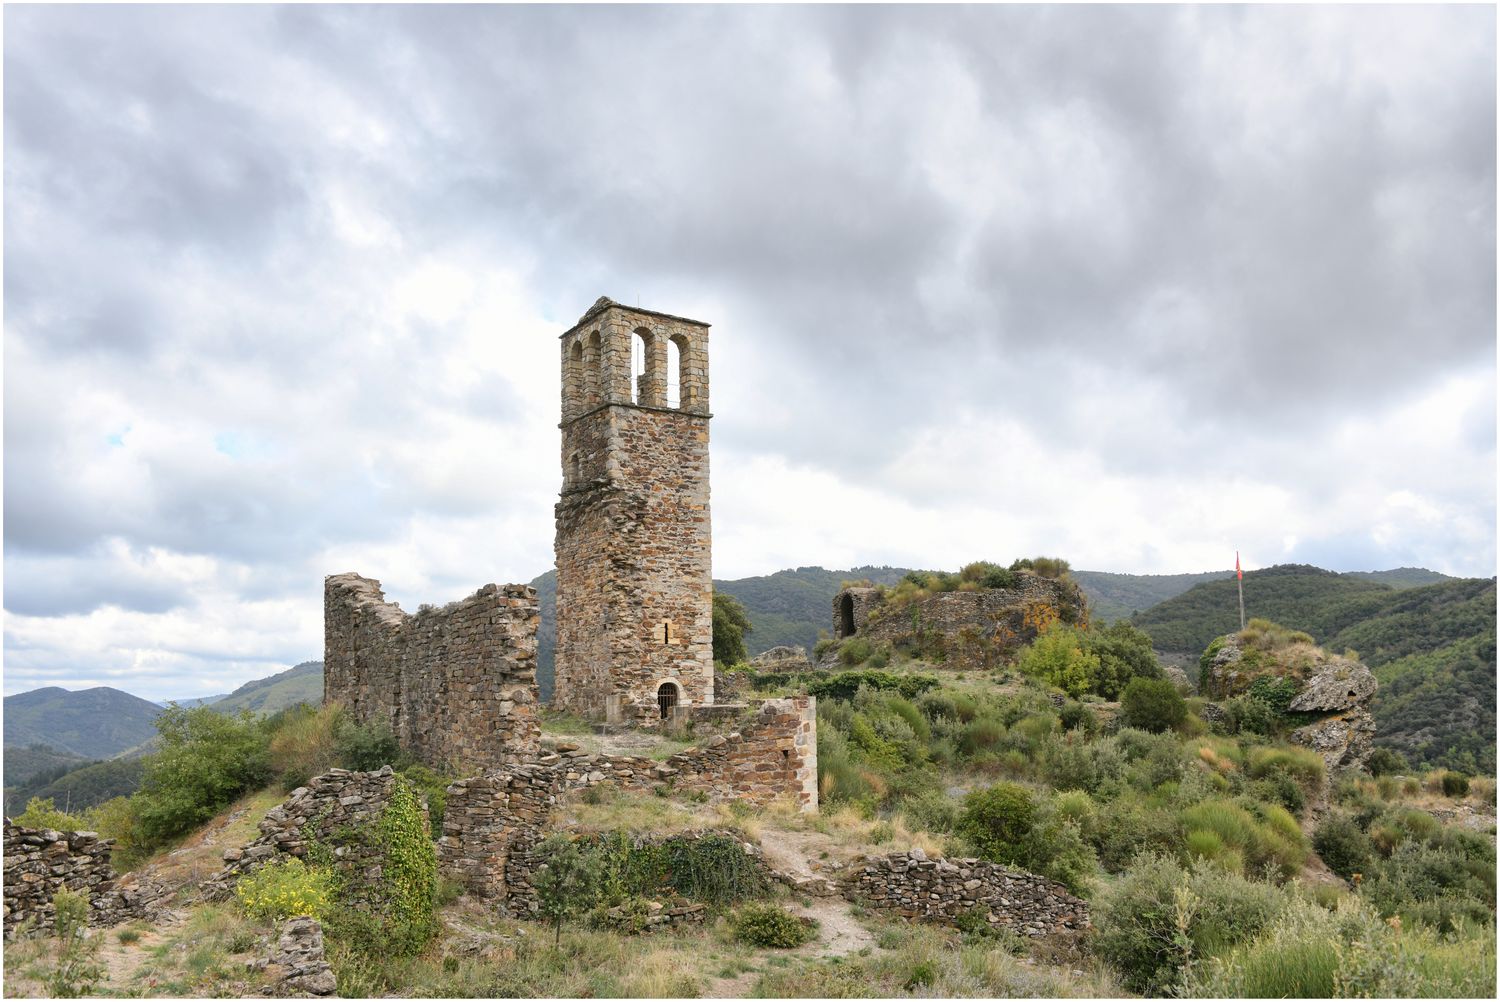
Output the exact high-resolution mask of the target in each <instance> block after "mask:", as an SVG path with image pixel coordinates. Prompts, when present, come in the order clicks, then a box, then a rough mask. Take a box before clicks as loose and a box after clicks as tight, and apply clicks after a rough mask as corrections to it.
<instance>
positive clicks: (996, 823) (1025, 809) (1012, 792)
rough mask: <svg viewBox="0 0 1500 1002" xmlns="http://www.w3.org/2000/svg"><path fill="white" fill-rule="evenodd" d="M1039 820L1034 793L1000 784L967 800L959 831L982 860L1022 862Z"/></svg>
mask: <svg viewBox="0 0 1500 1002" xmlns="http://www.w3.org/2000/svg"><path fill="white" fill-rule="evenodd" d="M1035 821H1036V804H1035V802H1034V801H1033V800H1032V797H1031V791H1029V790H1027V789H1026V788H1025V787H1024V786H1020V785H1018V784H1016V783H997V784H995V785H994V786H992V787H990V788H989V789H987V790H976V791H974V792H973V793H970V794H969V795H968V796H966V797H965V798H964V809H963V813H962V814H960V815H959V818H958V825H957V826H956V829H955V831H956V833H957V834H958V836H959V837H960V838H962V839H963V840H964V841H965V842H967V843H968V844H969V845H971V846H973V847H974V851H975V853H976V854H977V855H979V856H981V857H982V858H984V859H988V860H993V861H994V862H996V863H1018V862H1019V860H1018V856H1019V854H1020V852H1019V850H1020V846H1021V843H1022V842H1024V841H1025V840H1026V838H1027V837H1028V836H1029V835H1030V834H1031V828H1032V825H1033V824H1034V823H1035Z"/></svg>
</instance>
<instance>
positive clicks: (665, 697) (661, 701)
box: [656, 682, 677, 720]
mask: <svg viewBox="0 0 1500 1002" xmlns="http://www.w3.org/2000/svg"><path fill="white" fill-rule="evenodd" d="M656 705H657V706H658V707H659V708H660V709H661V718H662V719H663V720H666V719H667V718H668V717H670V716H671V715H672V707H674V706H676V705H677V683H675V682H663V683H662V684H661V686H660V688H658V689H657V690H656Z"/></svg>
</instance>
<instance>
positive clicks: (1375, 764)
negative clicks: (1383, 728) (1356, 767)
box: [1365, 746, 1410, 776]
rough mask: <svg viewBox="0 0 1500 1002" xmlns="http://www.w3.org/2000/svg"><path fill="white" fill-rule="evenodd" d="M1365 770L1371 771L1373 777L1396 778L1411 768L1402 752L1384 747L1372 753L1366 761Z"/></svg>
mask: <svg viewBox="0 0 1500 1002" xmlns="http://www.w3.org/2000/svg"><path fill="white" fill-rule="evenodd" d="M1365 768H1366V769H1368V770H1370V775H1372V776H1395V775H1399V774H1401V773H1403V772H1405V771H1406V770H1407V769H1408V768H1410V766H1408V765H1407V763H1406V757H1405V756H1404V755H1402V754H1401V753H1400V752H1398V751H1393V750H1391V749H1390V748H1386V747H1383V746H1382V747H1377V748H1376V749H1375V750H1374V751H1372V752H1370V757H1369V758H1367V759H1365Z"/></svg>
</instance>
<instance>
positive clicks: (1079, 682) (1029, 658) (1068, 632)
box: [1016, 623, 1099, 698]
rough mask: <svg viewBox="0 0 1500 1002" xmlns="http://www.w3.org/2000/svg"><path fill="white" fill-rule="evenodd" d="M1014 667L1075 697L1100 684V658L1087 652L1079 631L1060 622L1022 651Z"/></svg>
mask: <svg viewBox="0 0 1500 1002" xmlns="http://www.w3.org/2000/svg"><path fill="white" fill-rule="evenodd" d="M1016 667H1017V668H1019V669H1020V670H1021V671H1022V672H1023V673H1025V674H1027V675H1030V676H1031V677H1033V678H1038V679H1041V680H1042V681H1043V682H1046V683H1047V684H1048V685H1053V686H1056V687H1057V688H1059V689H1061V690H1063V691H1064V692H1066V693H1067V694H1068V695H1070V696H1073V697H1075V698H1076V697H1078V696H1081V695H1083V694H1084V693H1086V692H1092V691H1094V690H1095V689H1096V688H1097V686H1098V684H1099V656H1098V655H1097V654H1094V653H1091V652H1090V651H1089V650H1088V649H1087V646H1086V644H1085V643H1084V641H1083V638H1082V637H1081V636H1080V633H1079V631H1078V630H1076V629H1074V628H1073V627H1071V626H1065V625H1063V624H1061V623H1056V624H1053V625H1052V626H1050V627H1049V628H1048V629H1046V630H1045V631H1043V632H1042V634H1041V635H1040V636H1038V637H1037V638H1036V640H1034V641H1032V643H1031V644H1030V645H1029V646H1027V647H1026V648H1025V649H1024V650H1022V651H1021V655H1020V657H1019V658H1018V659H1017V660H1016Z"/></svg>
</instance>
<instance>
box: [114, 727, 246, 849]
mask: <svg viewBox="0 0 1500 1002" xmlns="http://www.w3.org/2000/svg"><path fill="white" fill-rule="evenodd" d="M156 729H157V731H158V733H159V734H160V736H161V737H160V741H161V747H160V750H159V751H158V752H157V753H156V755H154V756H153V757H152V759H151V762H150V764H149V765H148V766H147V767H146V775H145V778H144V780H143V782H142V784H141V792H140V794H138V796H139V797H140V798H141V808H140V820H141V828H142V831H143V832H144V834H145V835H146V836H147V837H148V838H149V839H151V840H152V841H155V842H160V841H162V840H165V839H169V838H171V837H173V836H174V835H179V834H181V833H182V832H185V831H188V830H189V829H191V828H193V827H194V826H196V825H200V824H202V823H203V822H205V821H207V820H208V819H209V818H211V817H213V816H214V815H215V814H217V813H218V811H219V809H220V808H221V807H223V806H224V805H225V804H228V803H229V802H230V801H231V800H233V799H234V798H235V797H237V796H239V795H240V794H241V793H244V792H245V791H246V790H253V789H258V788H260V787H261V786H264V785H265V784H266V783H267V782H268V781H269V780H270V778H271V752H270V738H269V736H268V735H267V734H266V732H265V730H264V729H263V728H262V727H261V726H260V724H259V723H258V722H257V721H256V720H255V718H254V717H253V716H252V715H251V714H250V712H249V711H248V710H242V711H241V712H240V714H239V715H238V716H230V715H229V714H227V713H217V712H215V711H214V710H211V709H209V708H208V707H206V706H197V707H193V708H192V709H187V708H185V707H181V706H177V705H176V704H175V703H174V704H172V705H170V706H168V707H167V708H166V709H165V710H163V711H162V712H161V716H159V717H157V718H156Z"/></svg>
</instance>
